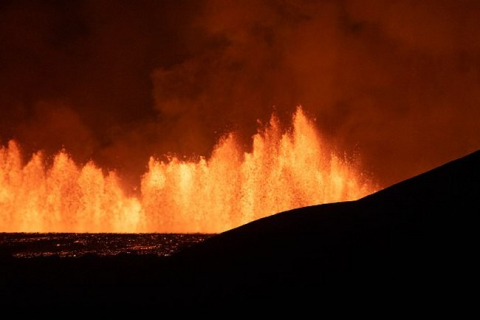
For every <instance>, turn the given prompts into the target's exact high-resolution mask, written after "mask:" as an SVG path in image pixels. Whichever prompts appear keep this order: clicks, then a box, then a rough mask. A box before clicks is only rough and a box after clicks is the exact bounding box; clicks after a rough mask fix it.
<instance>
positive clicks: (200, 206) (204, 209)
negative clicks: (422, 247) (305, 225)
mask: <svg viewBox="0 0 480 320" xmlns="http://www.w3.org/2000/svg"><path fill="white" fill-rule="evenodd" d="M148 168H149V169H148V171H147V172H146V173H145V174H144V176H143V177H142V180H141V189H140V195H139V196H127V195H126V193H125V192H124V191H123V189H122V187H121V183H120V181H119V178H118V176H117V175H116V174H115V172H114V171H111V172H109V173H108V174H104V173H103V171H102V170H101V169H100V168H98V167H97V166H96V165H95V164H94V163H93V162H90V163H87V164H86V165H85V166H83V167H82V166H79V165H77V164H75V163H74V161H73V160H72V159H71V158H70V157H69V155H68V154H67V153H66V152H65V151H62V152H59V153H58V154H57V155H56V156H55V157H54V159H53V163H52V164H51V165H49V166H47V165H46V164H45V159H44V156H43V153H42V152H37V153H36V154H34V155H33V156H32V158H31V159H30V160H29V161H28V162H27V163H26V164H25V163H22V157H21V152H20V148H19V146H18V145H17V143H16V142H15V141H10V142H9V144H8V146H7V147H2V148H1V149H0V232H111V233H122V232H131V233H141V232H159V233H177V232H178V233H218V232H223V231H226V230H228V229H231V228H234V227H237V226H239V225H242V224H245V223H248V222H250V221H253V220H256V219H259V218H262V217H265V216H268V215H272V214H275V213H278V212H281V211H285V210H289V209H293V208H298V207H304V206H308V205H316V204H322V203H329V202H338V201H347V200H355V199H358V198H360V197H363V196H365V195H368V194H370V193H372V192H374V191H376V187H375V186H374V184H373V183H372V182H371V181H370V180H369V179H367V178H366V177H364V175H363V174H362V173H361V171H360V170H359V168H358V166H357V165H356V164H355V163H353V162H349V161H346V160H345V159H343V158H341V157H339V156H337V155H335V154H334V153H332V152H331V151H330V150H329V148H328V146H326V145H325V143H324V142H323V141H322V139H321V137H320V135H319V133H318V132H317V131H316V130H315V126H314V125H313V123H312V121H310V120H309V119H308V118H307V117H306V115H305V114H304V112H303V110H302V108H301V107H299V108H298V109H297V111H296V113H295V114H294V116H293V119H292V127H291V128H289V129H288V130H282V129H281V126H280V122H279V120H278V118H277V117H276V116H272V117H271V119H270V122H269V124H268V125H267V126H265V127H264V128H262V129H261V130H259V131H258V132H257V134H256V135H254V136H253V146H252V151H251V152H243V151H241V148H240V147H239V144H238V143H237V142H236V140H235V135H234V134H229V135H228V136H226V137H224V138H223V139H221V141H219V143H218V144H217V146H216V147H215V148H214V151H213V153H212V155H211V157H210V158H209V159H206V158H200V159H198V160H189V161H182V160H180V159H179V158H177V157H173V158H170V160H168V161H159V160H156V159H154V158H153V157H152V158H150V161H149V164H148Z"/></svg>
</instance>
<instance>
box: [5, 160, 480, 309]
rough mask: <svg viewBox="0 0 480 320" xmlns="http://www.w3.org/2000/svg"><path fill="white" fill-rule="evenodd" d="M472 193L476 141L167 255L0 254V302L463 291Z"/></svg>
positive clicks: (248, 302) (249, 299)
mask: <svg viewBox="0 0 480 320" xmlns="http://www.w3.org/2000/svg"><path fill="white" fill-rule="evenodd" d="M479 199H480V151H478V152H475V153H472V154H470V155H467V156H465V157H463V158H460V159H457V160H455V161H452V162H450V163H447V164H445V165H443V166H440V167H438V168H436V169H433V170H431V171H429V172H426V173H424V174H421V175H419V176H416V177H414V178H411V179H408V180H406V181H403V182H401V183H398V184H396V185H393V186H391V187H389V188H386V189H384V190H382V191H380V192H377V193H375V194H372V195H370V196H367V197H365V198H363V199H360V200H357V201H351V202H341V203H332V204H325V205H318V206H311V207H305V208H301V209H296V210H291V211H287V212H282V213H278V214H276V215H273V216H270V217H267V218H263V219H260V220H257V221H254V222H251V223H248V224H246V225H244V226H241V227H238V228H235V229H232V230H229V231H227V232H224V233H222V234H219V235H217V236H214V237H212V238H209V239H207V240H206V241H204V242H203V243H200V244H198V245H195V246H193V247H190V248H188V249H186V250H183V251H181V252H179V253H178V254H176V255H174V256H172V257H169V258H168V259H159V258H154V257H139V256H133V257H132V256H120V257H116V258H108V259H105V258H98V257H97V258H95V257H88V258H82V259H44V260H40V259H37V260H28V261H27V262H16V261H12V260H8V259H6V260H5V261H3V262H2V266H3V267H2V270H0V271H2V278H1V279H2V281H3V282H4V283H5V284H7V285H6V286H4V287H3V290H2V291H0V294H1V296H0V301H3V302H4V303H7V304H17V305H23V304H35V303H36V304H53V305H57V304H62V305H71V306H88V305H96V304H98V305H105V304H109V305H113V306H124V305H140V304H150V305H156V306H159V307H161V308H168V307H169V308H172V309H176V308H179V307H183V306H185V307H193V306H195V307H196V306H211V307H213V308H217V307H220V308H221V307H230V308H240V309H245V308H247V309H248V308H250V307H266V308H271V307H276V308H278V307H300V306H307V307H308V306H317V305H318V306H321V305H322V303H324V305H326V304H327V303H328V301H331V300H332V299H333V300H335V301H342V302H343V303H345V304H348V303H349V302H351V301H356V302H358V301H364V302H369V303H373V304H378V303H380V302H382V301H383V302H385V301H399V302H401V303H404V304H407V303H408V301H411V300H420V301H422V300H424V299H427V298H425V297H428V299H427V300H432V299H433V300H434V301H435V303H440V304H441V303H444V302H446V301H450V300H452V299H454V298H455V299H457V298H458V299H468V297H470V296H471V293H470V291H468V289H471V288H473V289H474V290H476V285H477V281H476V279H475V278H474V275H476V273H477V270H478V263H476V253H477V242H478V241H477V234H478V233H477V230H476V228H477V223H476V220H477V215H478V214H479V213H480V202H479ZM32 283H33V284H41V285H40V286H39V285H33V286H32V285H30V284H32Z"/></svg>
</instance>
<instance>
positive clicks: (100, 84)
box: [0, 0, 480, 186]
mask: <svg viewBox="0 0 480 320" xmlns="http://www.w3.org/2000/svg"><path fill="white" fill-rule="evenodd" d="M479 30H480V3H479V2H478V1H473V0H472V1H468V0H465V1H454V0H450V1H441V0H426V1H421V2H420V1H406V0H405V1H373V0H372V1H365V0H362V1H360V0H358V1H347V0H345V1H333V0H332V1H307V0H305V1H300V0H298V1H295V0H292V1H287V0H285V1H273V0H272V1H268V0H265V1H259V0H257V1H253V0H252V1H248V0H242V1H195V0H191V1H173V0H172V1H154V0H141V1H113V0H112V1H93V0H74V1H55V0H49V1H41V0H36V1H35V0H30V1H28V0H24V1H21V0H20V1H2V2H1V4H0V43H1V44H2V45H1V46H0V105H1V108H0V138H1V141H2V142H3V143H4V144H5V143H6V142H7V141H8V140H9V139H12V138H15V139H17V140H18V141H19V142H20V144H21V145H22V147H23V149H24V151H25V153H26V154H27V155H28V154H31V153H32V152H34V151H36V150H39V149H42V150H45V151H46V152H47V154H50V155H52V154H54V153H56V152H57V151H58V150H60V149H62V148H65V149H66V150H67V151H68V152H69V153H71V154H72V157H73V158H74V159H75V160H76V161H77V162H80V163H84V162H86V161H88V160H90V159H92V160H94V161H95V162H96V163H98V164H99V165H100V166H101V167H103V168H106V169H116V170H118V171H119V172H120V173H121V175H123V176H124V178H125V180H126V181H128V182H129V183H130V184H132V185H134V184H136V183H138V179H139V177H140V175H141V174H142V173H144V172H145V170H146V165H147V162H148V158H149V156H151V155H154V156H156V157H161V156H162V155H165V154H167V153H177V154H180V155H183V156H187V157H190V156H195V155H204V156H208V154H209V153H210V152H211V150H212V148H213V145H214V144H215V142H216V141H217V139H218V138H219V137H220V136H221V135H223V134H225V133H227V132H230V131H236V132H239V133H241V135H242V137H243V139H244V140H243V141H244V143H245V146H246V148H248V145H249V139H250V137H251V135H252V134H254V133H255V132H256V130H257V128H258V123H257V120H259V121H260V122H266V121H268V119H269V117H270V115H271V113H272V112H273V111H274V110H275V111H276V112H277V113H278V114H279V115H280V117H281V119H282V121H288V120H289V117H290V116H291V113H292V112H293V111H294V110H295V107H296V106H297V105H299V104H300V105H302V106H303V107H304V109H305V110H306V112H307V113H308V114H310V115H311V116H312V117H314V118H315V119H316V123H317V125H318V129H319V130H320V131H321V132H322V133H323V134H324V135H326V136H327V137H328V140H329V141H331V142H332V143H333V144H334V145H335V146H336V148H337V149H338V151H339V152H345V153H347V154H359V155H360V156H361V160H362V162H363V164H364V166H365V170H366V171H368V172H371V173H372V174H374V176H375V177H376V179H378V181H379V182H380V184H381V185H383V186H388V185H390V184H392V183H395V182H397V181H400V180H403V179H406V178H408V177H411V176H413V175H415V174H418V173H421V172H423V171H426V170H428V169H430V168H433V167H434V166H437V165H439V164H441V163H443V162H446V161H449V160H452V159H454V158H457V157H460V156H463V155H465V154H466V153H468V152H471V151H474V150H476V149H478V148H480V107H479V102H480V90H479V89H480V37H478V31H479Z"/></svg>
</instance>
